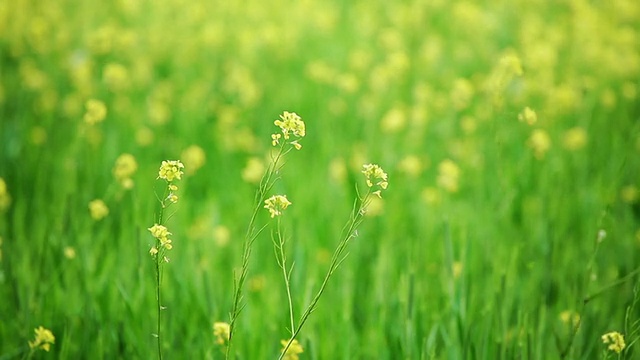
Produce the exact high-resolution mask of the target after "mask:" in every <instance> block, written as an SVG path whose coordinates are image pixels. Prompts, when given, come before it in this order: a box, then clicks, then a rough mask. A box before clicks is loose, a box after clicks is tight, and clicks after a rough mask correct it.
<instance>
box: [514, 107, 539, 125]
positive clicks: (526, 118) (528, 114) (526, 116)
mask: <svg viewBox="0 0 640 360" xmlns="http://www.w3.org/2000/svg"><path fill="white" fill-rule="evenodd" d="M518 120H520V121H521V122H526V123H527V124H528V125H533V124H535V123H536V122H537V121H538V115H536V112H535V111H533V110H531V108H530V107H528V106H527V107H526V108H524V110H522V112H521V113H520V114H518Z"/></svg>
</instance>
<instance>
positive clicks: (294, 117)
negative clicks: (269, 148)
mask: <svg viewBox="0 0 640 360" xmlns="http://www.w3.org/2000/svg"><path fill="white" fill-rule="evenodd" d="M273 123H274V124H275V125H276V126H278V127H279V128H280V130H281V131H282V134H272V135H271V144H272V145H273V146H276V145H278V144H279V143H280V139H281V138H284V139H285V140H289V138H290V137H291V134H293V136H295V137H297V138H303V137H304V136H305V135H306V130H305V124H304V121H302V119H301V118H300V116H298V114H296V113H290V112H288V111H285V112H283V113H282V115H280V120H276V121H274V122H273ZM291 145H293V146H294V147H295V148H296V150H300V149H301V148H302V145H300V143H298V140H297V139H296V140H294V141H292V142H291Z"/></svg>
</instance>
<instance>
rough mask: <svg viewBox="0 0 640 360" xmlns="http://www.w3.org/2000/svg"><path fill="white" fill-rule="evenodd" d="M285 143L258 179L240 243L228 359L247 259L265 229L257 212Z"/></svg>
mask: <svg viewBox="0 0 640 360" xmlns="http://www.w3.org/2000/svg"><path fill="white" fill-rule="evenodd" d="M284 146H285V143H284V142H283V143H282V144H281V146H280V148H279V150H278V153H277V154H276V155H275V157H273V158H272V161H271V163H270V164H269V167H268V168H267V171H266V172H265V174H264V175H263V176H262V179H261V180H260V185H259V187H258V190H257V191H256V196H255V200H254V201H255V204H254V208H253V212H252V214H251V218H250V219H249V225H248V227H247V232H246V234H245V237H244V243H243V245H242V266H241V268H240V274H239V275H237V274H234V283H233V285H234V292H233V307H232V310H231V313H230V314H229V317H230V320H229V341H228V343H227V349H226V352H225V359H229V358H230V356H231V344H232V341H233V335H234V333H235V330H236V321H237V320H238V317H239V316H240V312H241V311H242V309H243V308H244V305H243V304H242V299H243V295H242V292H243V289H244V283H245V281H246V279H247V274H248V272H249V259H250V258H251V251H252V249H253V242H254V241H255V240H256V238H257V237H258V235H260V233H261V232H262V230H264V229H265V227H261V228H260V229H256V226H255V223H256V219H257V218H258V213H259V212H260V210H261V209H262V207H263V205H262V204H263V202H264V201H265V199H266V198H267V192H268V191H269V190H270V189H271V187H272V186H273V185H274V183H275V181H276V180H277V176H276V175H277V173H278V172H279V171H280V169H281V168H282V166H283V165H281V164H279V162H280V159H281V158H282V157H283V156H284V155H286V154H287V153H288V152H289V151H291V149H288V150H285V149H284Z"/></svg>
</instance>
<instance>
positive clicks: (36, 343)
mask: <svg viewBox="0 0 640 360" xmlns="http://www.w3.org/2000/svg"><path fill="white" fill-rule="evenodd" d="M35 333H36V336H35V339H34V340H33V341H29V348H31V349H36V350H39V349H42V350H44V351H49V350H50V349H51V345H52V344H54V343H55V341H56V338H55V337H54V336H53V333H52V332H51V330H49V329H45V328H43V327H42V326H40V327H38V328H37V329H35Z"/></svg>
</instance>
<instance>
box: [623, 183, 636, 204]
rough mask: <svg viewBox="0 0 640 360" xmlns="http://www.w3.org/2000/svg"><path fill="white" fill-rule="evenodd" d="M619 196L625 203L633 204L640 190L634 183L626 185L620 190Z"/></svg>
mask: <svg viewBox="0 0 640 360" xmlns="http://www.w3.org/2000/svg"><path fill="white" fill-rule="evenodd" d="M620 198H621V199H622V201H624V202H626V203H627V204H633V203H635V202H637V201H638V198H640V191H638V188H637V187H635V186H634V185H627V186H625V187H623V188H622V190H620Z"/></svg>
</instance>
